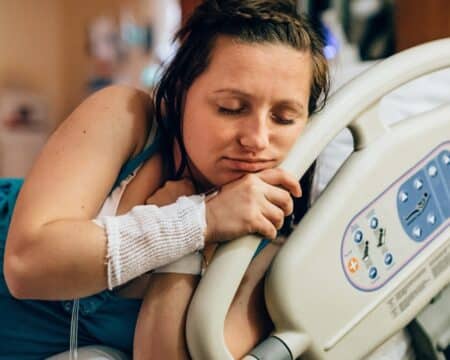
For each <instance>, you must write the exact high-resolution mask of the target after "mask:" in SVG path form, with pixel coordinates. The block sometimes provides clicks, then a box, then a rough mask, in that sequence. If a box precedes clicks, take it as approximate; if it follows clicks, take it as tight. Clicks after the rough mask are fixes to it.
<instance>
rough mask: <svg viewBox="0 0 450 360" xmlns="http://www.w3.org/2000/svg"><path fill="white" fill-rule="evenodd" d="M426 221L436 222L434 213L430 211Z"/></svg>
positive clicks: (429, 222)
mask: <svg viewBox="0 0 450 360" xmlns="http://www.w3.org/2000/svg"><path fill="white" fill-rule="evenodd" d="M427 223H428V224H431V225H434V224H436V215H434V214H433V213H430V214H428V215H427Z"/></svg>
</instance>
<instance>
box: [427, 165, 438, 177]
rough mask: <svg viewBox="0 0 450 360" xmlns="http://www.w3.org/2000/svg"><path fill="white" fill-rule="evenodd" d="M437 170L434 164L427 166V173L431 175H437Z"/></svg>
mask: <svg viewBox="0 0 450 360" xmlns="http://www.w3.org/2000/svg"><path fill="white" fill-rule="evenodd" d="M437 172H438V170H437V167H436V166H434V165H431V166H430V167H429V168H428V175H430V176H431V177H435V176H436V175H437Z"/></svg>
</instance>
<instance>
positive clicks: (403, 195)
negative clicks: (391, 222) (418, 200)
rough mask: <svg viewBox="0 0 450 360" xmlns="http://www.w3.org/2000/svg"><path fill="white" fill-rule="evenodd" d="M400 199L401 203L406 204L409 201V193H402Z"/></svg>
mask: <svg viewBox="0 0 450 360" xmlns="http://www.w3.org/2000/svg"><path fill="white" fill-rule="evenodd" d="M398 198H399V199H400V201H401V202H406V201H407V200H408V193H406V192H404V191H402V192H401V193H400V194H399V195H398Z"/></svg>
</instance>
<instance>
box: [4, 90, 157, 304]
mask: <svg viewBox="0 0 450 360" xmlns="http://www.w3.org/2000/svg"><path fill="white" fill-rule="evenodd" d="M149 104H150V101H149V97H148V96H147V95H145V94H144V93H141V92H138V91H136V90H133V89H129V88H125V87H110V88H107V89H105V90H102V91H100V92H98V93H96V94H94V95H93V96H92V97H90V98H89V99H87V100H86V101H85V102H84V103H83V104H81V105H80V106H79V107H78V108H77V109H76V110H75V111H74V113H73V114H71V115H70V116H69V118H68V119H67V120H66V121H64V122H63V123H62V125H61V126H60V127H59V128H58V129H57V130H56V131H55V133H54V134H53V135H52V136H51V138H50V139H49V141H48V143H47V144H46V146H45V147H44V149H43V151H42V153H41V154H40V156H39V158H38V160H37V162H36V163H35V165H34V167H33V168H32V170H31V172H30V174H29V176H28V177H27V179H26V181H25V184H24V186H23V188H22V191H21V193H20V195H19V198H18V200H17V204H16V208H15V211H14V216H13V219H12V223H11V226H10V230H9V234H8V240H7V245H6V252H5V276H6V281H7V284H8V287H9V288H10V291H11V292H12V294H13V295H15V296H17V297H20V298H39V299H63V298H74V297H80V296H85V295H88V294H92V293H95V292H98V291H100V290H102V289H104V288H105V287H106V271H105V254H106V238H105V235H104V231H103V229H101V228H100V227H98V226H96V225H95V224H94V223H92V222H91V219H93V218H94V217H95V216H96V214H97V212H98V211H99V208H100V206H101V204H102V203H103V201H104V199H105V198H106V196H107V195H108V193H109V191H110V189H111V187H112V185H113V183H114V181H115V179H116V177H117V174H118V172H119V170H120V168H121V166H122V164H123V163H124V162H125V161H126V160H127V159H128V158H130V157H131V156H133V155H134V154H137V153H138V152H139V150H140V149H141V148H142V147H143V145H144V143H145V140H146V133H147V116H148V111H149V109H150V107H149V106H150V105H149Z"/></svg>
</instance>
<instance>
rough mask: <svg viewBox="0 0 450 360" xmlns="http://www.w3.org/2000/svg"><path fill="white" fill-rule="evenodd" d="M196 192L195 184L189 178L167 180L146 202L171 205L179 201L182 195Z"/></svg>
mask: <svg viewBox="0 0 450 360" xmlns="http://www.w3.org/2000/svg"><path fill="white" fill-rule="evenodd" d="M194 193H195V188H194V184H192V181H191V180H189V179H181V180H177V181H171V180H169V181H166V182H165V183H164V185H163V186H162V187H160V188H159V189H158V190H156V191H155V192H154V193H153V194H152V195H151V196H150V197H149V198H148V199H147V200H146V201H145V203H146V204H152V205H157V206H164V205H169V204H172V203H174V202H175V201H177V199H178V198H179V197H180V196H183V195H184V196H189V195H193V194H194Z"/></svg>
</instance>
